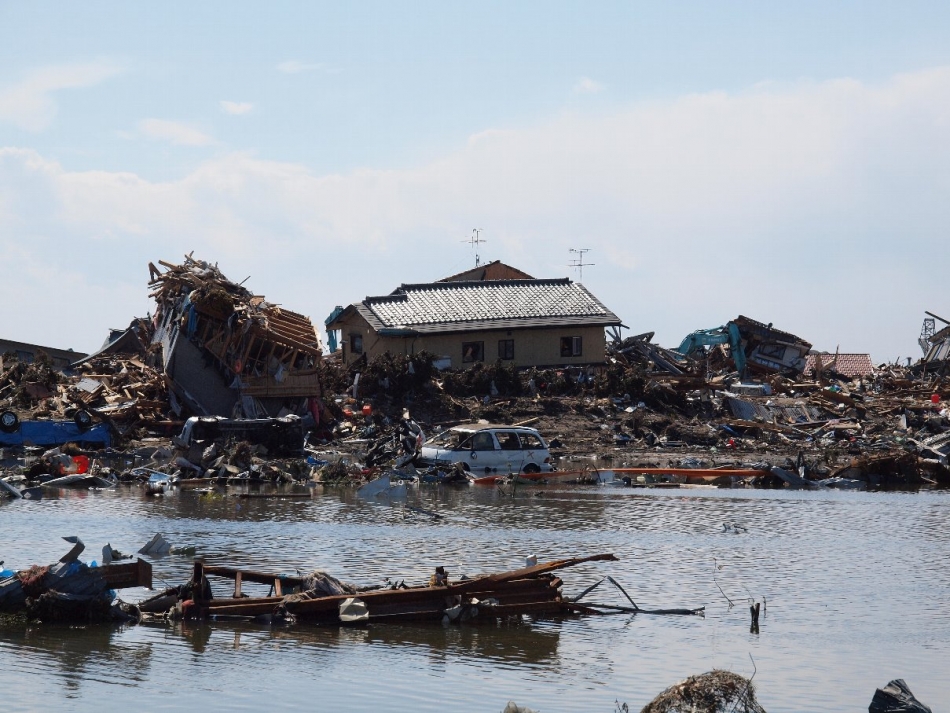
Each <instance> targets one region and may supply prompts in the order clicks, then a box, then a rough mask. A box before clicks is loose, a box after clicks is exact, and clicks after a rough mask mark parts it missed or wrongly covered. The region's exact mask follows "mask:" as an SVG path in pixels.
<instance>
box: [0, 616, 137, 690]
mask: <svg viewBox="0 0 950 713" xmlns="http://www.w3.org/2000/svg"><path fill="white" fill-rule="evenodd" d="M128 628H129V627H125V626H120V627H112V626H88V627H75V626H73V627H68V626H60V625H38V626H33V625H30V626H26V625H23V626H15V625H14V626H11V625H7V626H3V627H0V662H2V661H3V659H4V658H7V657H10V656H14V655H15V657H16V665H15V667H14V666H10V667H7V666H4V668H5V669H6V670H8V671H10V670H15V671H16V672H17V674H18V676H17V677H16V679H17V681H19V682H20V683H19V684H18V683H15V682H14V681H13V680H9V679H7V678H6V677H5V679H4V686H5V687H6V688H10V687H16V686H17V685H31V684H30V683H29V682H30V676H42V677H43V678H44V680H45V681H46V682H50V681H54V682H57V681H58V682H59V684H60V685H61V687H62V689H63V695H64V696H65V697H66V698H77V697H79V696H80V695H81V693H82V689H83V687H84V685H86V684H87V683H89V682H90V681H98V682H102V683H108V684H110V685H116V686H133V687H134V686H135V685H136V682H138V681H142V680H144V679H145V678H147V676H148V672H149V669H150V667H151V664H152V652H153V645H152V644H151V643H150V642H141V643H136V642H129V641H123V640H122V634H123V632H124V631H126V630H127V629H128Z"/></svg>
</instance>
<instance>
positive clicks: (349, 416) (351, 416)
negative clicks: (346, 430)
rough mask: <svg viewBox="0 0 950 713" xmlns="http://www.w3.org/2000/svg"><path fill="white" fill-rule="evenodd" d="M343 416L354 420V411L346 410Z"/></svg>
mask: <svg viewBox="0 0 950 713" xmlns="http://www.w3.org/2000/svg"><path fill="white" fill-rule="evenodd" d="M343 415H344V416H346V417H347V418H353V411H352V410H351V409H348V408H345V409H343Z"/></svg>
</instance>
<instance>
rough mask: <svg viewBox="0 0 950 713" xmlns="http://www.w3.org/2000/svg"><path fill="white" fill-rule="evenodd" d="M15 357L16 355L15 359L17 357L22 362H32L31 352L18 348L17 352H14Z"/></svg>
mask: <svg viewBox="0 0 950 713" xmlns="http://www.w3.org/2000/svg"><path fill="white" fill-rule="evenodd" d="M16 357H17V359H19V360H20V361H22V362H23V363H24V364H32V363H33V352H25V351H22V350H20V349H18V350H17V353H16Z"/></svg>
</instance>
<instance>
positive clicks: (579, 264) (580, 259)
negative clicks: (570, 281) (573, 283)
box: [568, 248, 594, 282]
mask: <svg viewBox="0 0 950 713" xmlns="http://www.w3.org/2000/svg"><path fill="white" fill-rule="evenodd" d="M568 250H569V251H570V252H572V253H576V255H577V257H576V258H574V259H573V260H571V263H570V264H569V265H568V267H573V268H575V269H576V270H577V281H578V282H583V281H584V268H585V267H593V266H594V263H592V262H584V254H585V253H589V252H590V248H577V249H576V250H575V249H574V248H568Z"/></svg>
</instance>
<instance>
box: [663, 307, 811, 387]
mask: <svg viewBox="0 0 950 713" xmlns="http://www.w3.org/2000/svg"><path fill="white" fill-rule="evenodd" d="M811 346H812V345H811V344H810V343H809V342H806V341H805V340H804V339H802V338H800V337H797V336H795V335H794V334H789V333H788V332H783V331H781V330H779V329H775V328H774V327H773V326H772V324H771V323H769V324H763V323H762V322H757V321H756V320H754V319H750V318H749V317H744V316H742V315H739V316H738V317H736V318H735V319H734V320H732V321H731V322H728V323H727V324H725V325H724V326H721V327H715V328H713V329H700V330H697V331H695V332H692V333H691V334H689V335H687V336H686V338H685V339H683V341H682V343H681V344H680V345H679V347H678V348H677V351H678V352H679V353H680V354H684V355H686V356H691V355H695V354H696V353H697V352H699V351H700V350H704V349H708V350H709V362H710V366H711V368H714V369H718V368H723V367H725V366H726V365H727V364H729V363H730V362H731V364H732V365H733V366H734V367H735V369H736V371H738V372H739V373H740V374H744V373H746V372H747V371H748V372H753V373H758V374H774V373H779V372H784V373H801V372H802V370H803V369H804V368H805V357H806V356H807V355H808V352H809V351H810V350H811Z"/></svg>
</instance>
